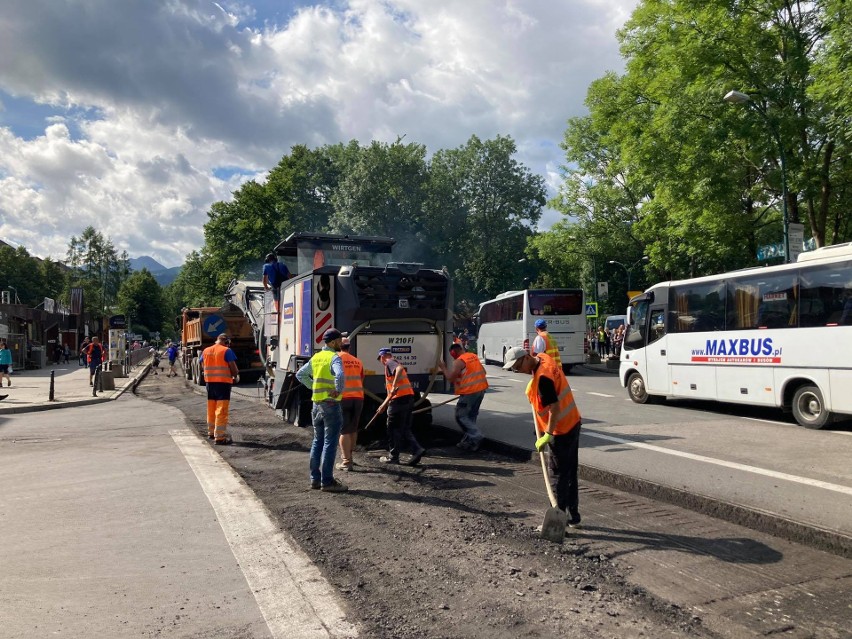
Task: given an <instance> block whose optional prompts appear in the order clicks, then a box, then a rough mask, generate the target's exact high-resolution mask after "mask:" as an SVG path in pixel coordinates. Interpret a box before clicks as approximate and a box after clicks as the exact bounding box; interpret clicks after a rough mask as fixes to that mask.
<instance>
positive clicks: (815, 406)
mask: <svg viewBox="0 0 852 639" xmlns="http://www.w3.org/2000/svg"><path fill="white" fill-rule="evenodd" d="M793 417H795V418H796V421H797V422H799V425H800V426H804V427H805V428H813V429H818V428H824V427H825V426H826V424H828V423H829V422H830V421H831V413H830V412H829V411H827V410H826V409H825V402H824V401H823V399H822V393H821V392H820V390H819V388H817V387H816V386H810V385H809V386H802V387H800V388H799V389H797V390H796V393H795V394H794V395H793Z"/></svg>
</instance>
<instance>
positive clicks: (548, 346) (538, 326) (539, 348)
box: [532, 319, 562, 368]
mask: <svg viewBox="0 0 852 639" xmlns="http://www.w3.org/2000/svg"><path fill="white" fill-rule="evenodd" d="M535 332H536V336H535V339H534V340H533V347H532V354H533V355H538V354H539V353H547V354H548V355H550V356H551V357H552V358H553V359H554V360H555V361H556V365H557V366H559V368H562V359H561V358H560V357H559V344H557V343H556V340H555V339H553V337H551V336H550V333H548V332H547V320H544V319H537V320H536V321H535Z"/></svg>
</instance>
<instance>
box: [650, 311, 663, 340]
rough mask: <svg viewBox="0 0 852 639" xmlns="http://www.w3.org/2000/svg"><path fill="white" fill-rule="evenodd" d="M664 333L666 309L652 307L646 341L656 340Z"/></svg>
mask: <svg viewBox="0 0 852 639" xmlns="http://www.w3.org/2000/svg"><path fill="white" fill-rule="evenodd" d="M665 334H666V309H664V308H652V309H651V321H650V331H649V332H648V343H649V344H650V343H652V342H656V341H657V340H658V339H660V338H661V337H662V336H663V335H665Z"/></svg>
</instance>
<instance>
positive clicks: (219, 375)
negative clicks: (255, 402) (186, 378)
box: [198, 333, 240, 446]
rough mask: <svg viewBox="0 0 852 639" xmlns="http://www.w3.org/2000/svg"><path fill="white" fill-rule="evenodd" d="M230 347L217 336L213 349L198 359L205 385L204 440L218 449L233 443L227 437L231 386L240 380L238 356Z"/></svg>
mask: <svg viewBox="0 0 852 639" xmlns="http://www.w3.org/2000/svg"><path fill="white" fill-rule="evenodd" d="M230 344H231V340H230V339H229V338H228V336H227V335H226V334H225V333H220V334H219V335H218V336H217V337H216V342H215V343H214V344H213V346H208V347H207V348H205V349H204V352H202V353H201V357H200V358H199V360H198V363H199V364H200V365H201V367H202V371H203V372H204V383H205V384H207V439H212V440H214V443H215V444H217V445H219V446H224V445H227V444H230V443H231V441H232V440H231V436H230V435H229V434H228V413H229V412H230V408H231V386H232V385H233V384H234V383H235V382H239V381H240V370H239V368H237V355H236V353H234V351H232V350H231V349H230Z"/></svg>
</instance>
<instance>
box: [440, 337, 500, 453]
mask: <svg viewBox="0 0 852 639" xmlns="http://www.w3.org/2000/svg"><path fill="white" fill-rule="evenodd" d="M450 356H451V357H452V358H453V359H454V360H455V361H454V362H453V368H452V370H450V369H448V368H447V366H446V364H444V360H441V361H440V362H438V366H439V367H440V369H441V372H442V373H443V374H444V378H445V379H446V380H447V381H448V382H449V383H450V384H453V385H454V386H455V393H456V395H460V396H461V397H459V401H458V402H456V423H457V424H458V425H459V427H460V428H461V429H462V433H464V436H463V437H462V438H461V441H459V443H458V444H456V446H458V447H459V448H460V449H461V450H464V451H470V452H476V451H477V450H479V446H480V445H481V443H482V439H483V437H482V433H480V432H479V428H477V426H476V418H477V417H478V416H479V407H480V406H481V405H482V399H483V398H484V397H485V391H486V390H488V380H487V379H486V377H485V369H484V368H483V367H482V364H480V363H479V358H478V357H477V356H476V354H474V353H466V352H465V351H464V348H462V345H461V344H453V345H452V346H450Z"/></svg>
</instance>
